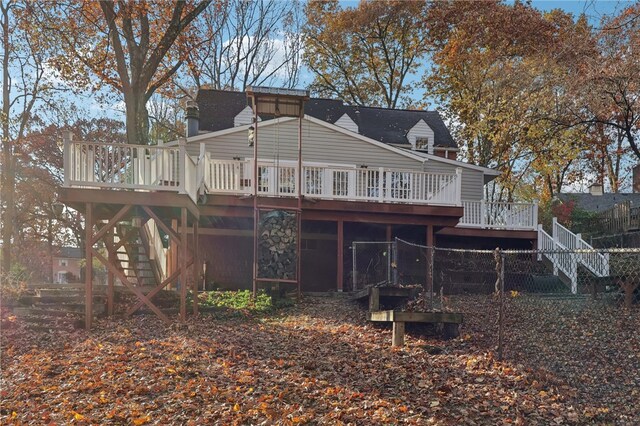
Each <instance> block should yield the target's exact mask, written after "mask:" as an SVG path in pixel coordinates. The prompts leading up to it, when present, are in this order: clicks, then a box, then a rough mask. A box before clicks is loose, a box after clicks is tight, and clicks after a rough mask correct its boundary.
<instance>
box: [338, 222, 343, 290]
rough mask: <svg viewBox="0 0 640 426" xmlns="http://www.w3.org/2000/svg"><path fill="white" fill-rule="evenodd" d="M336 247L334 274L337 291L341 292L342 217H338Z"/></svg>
mask: <svg viewBox="0 0 640 426" xmlns="http://www.w3.org/2000/svg"><path fill="white" fill-rule="evenodd" d="M337 223H338V238H337V239H338V247H337V250H336V251H337V253H338V254H337V259H336V262H337V265H336V266H337V268H336V270H337V274H336V284H337V286H338V291H339V292H342V291H343V290H344V288H343V287H344V221H343V220H342V219H338V222H337Z"/></svg>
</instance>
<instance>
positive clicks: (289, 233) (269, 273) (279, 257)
mask: <svg viewBox="0 0 640 426" xmlns="http://www.w3.org/2000/svg"><path fill="white" fill-rule="evenodd" d="M297 228H298V226H297V218H296V214H295V213H290V212H285V211H282V210H275V211H272V212H269V213H267V214H265V215H263V216H262V217H261V219H260V224H259V228H258V235H259V239H258V277H259V278H273V279H285V280H293V279H295V278H296V266H297V255H296V252H297V236H298V229H297Z"/></svg>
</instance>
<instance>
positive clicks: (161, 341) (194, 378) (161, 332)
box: [0, 296, 640, 425]
mask: <svg viewBox="0 0 640 426" xmlns="http://www.w3.org/2000/svg"><path fill="white" fill-rule="evenodd" d="M526 300H527V297H525V296H519V297H517V298H513V299H511V303H512V304H510V305H509V307H508V310H507V313H508V314H509V317H508V318H510V319H512V320H513V322H512V323H510V327H511V334H509V336H508V338H507V342H506V350H507V354H508V362H503V363H499V362H496V361H495V359H494V358H493V355H492V351H493V345H494V343H495V340H494V338H495V335H496V334H495V328H494V327H495V321H493V320H492V317H491V315H492V310H491V303H492V302H491V300H490V299H488V300H487V301H484V299H482V298H481V297H475V298H470V299H469V300H468V301H466V300H461V302H460V305H459V306H462V307H463V308H464V313H465V320H466V321H467V323H466V324H465V325H464V326H463V327H464V330H463V334H462V336H463V337H462V338H460V339H456V340H452V341H447V342H443V341H441V340H439V339H437V338H432V337H431V336H429V335H428V334H424V329H422V331H421V329H417V330H410V331H409V334H408V338H407V342H408V345H407V346H406V347H404V348H401V349H397V350H391V348H390V347H389V345H390V329H389V328H388V327H383V326H377V325H374V324H372V323H368V322H367V321H365V314H364V311H362V310H361V309H360V308H359V307H358V306H357V305H352V304H350V303H348V302H346V301H343V300H340V299H335V298H317V299H312V300H309V301H307V302H305V303H301V304H300V305H297V306H295V307H292V308H290V309H288V310H287V311H285V312H284V313H281V314H276V315H267V316H262V317H253V318H251V317H249V318H238V317H234V318H233V319H231V320H225V319H221V318H219V317H211V316H206V315H204V316H202V317H201V318H199V319H193V320H191V321H190V324H189V329H187V328H177V327H173V328H172V327H165V326H163V325H162V324H160V323H159V322H158V321H157V320H156V319H155V318H154V317H152V316H138V317H134V318H132V319H130V320H126V321H123V320H104V321H101V322H99V323H98V324H97V326H96V329H95V330H94V331H92V332H91V333H86V332H84V331H78V332H75V333H72V334H55V333H35V332H30V331H27V330H25V329H24V328H22V327H21V325H20V324H18V325H17V326H16V327H14V328H11V329H8V330H4V329H3V330H2V336H1V337H2V342H1V343H2V348H1V349H2V353H3V357H2V360H1V361H0V362H1V364H0V366H1V369H2V375H1V377H0V389H1V390H0V407H1V409H0V423H2V424H25V423H33V424H38V423H50V422H51V423H57V424H66V423H69V422H70V421H73V422H74V423H78V424H95V423H103V424H134V425H144V424H194V425H199V424H211V423H217V424H229V425H233V424H274V423H277V424H291V425H294V424H308V423H312V424H398V423H403V424H470V425H473V424H517V425H518V424H519V425H524V424H527V425H529V424H544V425H546V424H584V423H588V422H596V423H597V422H610V423H620V424H625V423H628V424H634V423H637V419H638V418H637V416H636V415H635V413H634V410H633V407H634V405H633V404H629V406H628V407H626V408H625V407H624V406H623V405H622V401H620V402H621V403H620V405H617V403H616V402H615V401H617V400H613V402H612V400H610V399H607V398H608V396H607V395H614V396H615V395H617V394H616V393H615V392H614V393H609V394H604V396H598V394H597V393H596V390H598V391H599V390H600V389H601V387H602V386H603V385H601V384H597V383H594V379H593V378H590V379H587V378H585V377H583V375H584V376H586V377H589V376H591V375H593V374H596V377H597V380H600V381H603V382H604V381H606V383H607V386H608V387H609V388H610V389H614V388H615V387H618V388H619V390H620V391H623V390H626V391H628V395H627V396H628V398H629V399H628V401H630V400H633V399H637V396H638V395H637V394H632V389H637V386H636V387H634V384H636V383H640V381H639V380H638V371H639V370H638V369H636V370H635V371H631V370H628V369H627V368H624V367H625V364H621V363H620V362H619V361H620V360H621V359H622V358H620V356H622V355H624V356H630V354H631V355H633V353H630V352H629V350H630V349H632V348H634V347H637V346H634V345H637V344H638V338H637V337H634V336H635V335H633V334H632V333H631V332H630V327H632V326H633V324H636V325H637V324H638V323H637V322H635V321H636V320H637V317H630V318H625V319H624V321H622V320H614V319H613V318H616V317H609V321H608V322H607V323H608V324H611V327H613V328H617V329H619V330H622V331H621V333H622V334H621V337H623V338H624V339H625V341H624V342H620V343H616V342H617V340H616V337H615V333H612V332H611V331H610V330H608V329H605V330H601V329H596V328H595V327H594V323H593V322H594V321H595V320H593V319H590V316H589V314H588V313H587V312H582V311H580V312H575V319H572V320H571V321H569V320H566V321H565V322H562V326H566V327H573V328H572V329H571V330H572V331H571V334H573V335H574V336H576V341H577V342H578V343H579V344H580V345H582V344H583V343H585V342H588V341H589V339H591V340H593V339H605V341H606V342H609V343H610V344H611V345H610V346H607V345H603V344H601V343H592V344H591V345H589V347H588V350H584V349H583V350H582V351H576V348H575V347H573V348H568V349H562V348H561V349H559V348H558V347H557V346H558V344H559V343H560V342H561V343H562V344H563V345H567V342H566V340H567V334H562V333H561V332H560V331H559V330H556V328H555V326H553V324H552V325H549V324H546V325H544V324H540V323H541V321H537V322H533V315H534V313H536V312H537V311H533V310H531V309H532V308H528V307H527V305H526V304H525V305H523V306H520V305H519V304H524V303H526ZM452 302H455V301H454V300H452ZM567 312H568V313H569V314H570V315H573V311H571V310H568V311H567ZM538 314H540V312H537V313H536V315H538ZM603 321H604V320H603ZM580 323H585V324H588V325H589V328H588V329H587V330H582V331H581V329H580V327H579V326H578V324H580ZM600 326H601V327H602V324H600ZM548 329H551V330H552V331H555V332H557V333H561V334H560V335H559V336H555V337H548V338H546V341H545V338H544V336H545V334H544V333H543V330H548ZM527 330H528V331H527ZM416 333H417V334H416ZM421 333H422V334H421ZM545 333H546V331H545ZM611 334H614V335H613V336H611ZM636 334H637V333H636ZM536 339H537V340H536ZM545 344H546V347H545ZM553 345H556V346H553ZM581 347H582V348H585V347H584V346H581ZM430 348H431V349H430ZM434 348H437V349H441V350H437V351H436V350H433V349H434ZM609 348H611V350H615V351H622V352H615V353H613V352H611V353H610V352H607V351H608V350H609ZM143 349H144V350H143ZM536 351H539V353H537V352H536ZM602 351H604V353H602ZM554 354H555V355H554ZM569 355H571V357H570V358H566V357H568V356H569ZM554 356H555V357H554ZM587 356H588V357H593V358H594V359H595V360H596V361H594V363H598V365H599V368H598V371H596V372H595V373H594V371H592V369H589V370H584V369H581V365H582V366H585V365H586V366H589V367H592V364H584V362H585V360H584V358H585V357H587ZM607 360H608V361H607ZM568 361H570V362H568ZM637 361H638V357H637V356H635V355H634V356H632V357H631V358H629V359H626V358H625V362H630V363H631V364H630V365H635V363H636V362H637ZM554 363H557V364H558V365H560V366H561V367H562V368H553V367H554V366H553V365H551V364H554ZM563 363H568V365H564V364H563ZM593 365H595V364H593ZM618 370H619V371H618ZM568 373H571V374H568ZM583 382H584V383H585V384H584V385H583ZM589 386H595V389H596V390H593V391H591V390H589V389H588V387H589ZM625 401H627V400H625ZM614 407H615V409H614Z"/></svg>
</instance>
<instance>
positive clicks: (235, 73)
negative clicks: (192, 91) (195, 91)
mask: <svg viewBox="0 0 640 426" xmlns="http://www.w3.org/2000/svg"><path fill="white" fill-rule="evenodd" d="M301 20H302V17H301V6H300V3H299V1H297V0H295V1H290V2H284V1H279V0H230V1H228V2H224V3H222V4H221V5H220V4H216V5H211V6H210V7H209V8H208V9H207V10H206V11H205V12H204V13H203V14H202V15H201V16H200V17H199V19H198V22H197V24H196V25H195V27H196V28H198V30H197V31H198V34H197V36H196V37H197V38H199V39H200V40H201V41H200V45H199V47H198V48H197V49H193V50H192V51H191V52H190V55H189V59H188V61H189V75H190V77H191V79H192V80H193V83H194V84H195V86H196V88H202V87H209V88H214V89H231V90H244V89H245V88H246V87H247V86H252V85H278V86H285V87H294V86H295V85H296V84H297V82H298V77H299V65H300V51H301V47H302V46H301V40H300V30H301V26H302V22H301Z"/></svg>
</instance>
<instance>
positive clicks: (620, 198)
mask: <svg viewBox="0 0 640 426" xmlns="http://www.w3.org/2000/svg"><path fill="white" fill-rule="evenodd" d="M632 188H633V192H618V193H606V192H604V189H603V187H602V185H601V184H599V183H594V184H592V185H591V186H590V187H589V192H588V193H561V194H559V195H558V199H559V200H560V201H561V202H562V203H564V204H566V203H570V202H573V203H574V206H575V208H576V209H579V210H583V211H585V212H589V213H594V214H596V215H597V216H596V217H597V224H598V226H597V227H596V229H593V232H595V233H600V234H604V235H611V234H618V233H625V232H629V231H637V230H639V229H640V165H636V166H635V167H634V168H633V181H632Z"/></svg>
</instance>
